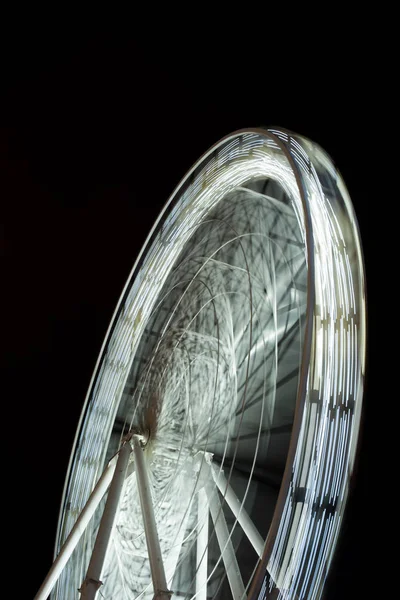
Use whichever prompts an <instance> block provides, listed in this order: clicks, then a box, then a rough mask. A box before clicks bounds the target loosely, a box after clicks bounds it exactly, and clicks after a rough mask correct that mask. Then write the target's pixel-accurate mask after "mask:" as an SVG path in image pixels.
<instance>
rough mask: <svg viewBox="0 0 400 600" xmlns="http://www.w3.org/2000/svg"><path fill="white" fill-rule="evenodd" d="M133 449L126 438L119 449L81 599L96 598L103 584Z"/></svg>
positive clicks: (91, 599) (81, 590) (92, 599)
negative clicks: (108, 550)
mask: <svg viewBox="0 0 400 600" xmlns="http://www.w3.org/2000/svg"><path fill="white" fill-rule="evenodd" d="M131 451H132V447H131V444H130V441H129V440H126V441H125V443H124V444H123V446H122V447H121V449H120V451H119V455H118V460H117V465H116V467H115V473H114V476H113V479H112V481H111V485H110V490H109V492H108V496H107V501H106V505H105V507H104V512H103V516H102V518H101V521H100V527H99V530H98V533H97V537H96V541H95V544H94V548H93V552H92V556H91V558H90V563H89V567H88V570H87V573H86V577H85V580H84V581H83V583H82V586H81V589H80V592H81V600H94V598H95V597H96V594H97V591H98V589H99V588H100V587H101V585H102V582H101V581H100V577H101V572H102V569H103V566H104V561H105V558H106V553H107V548H108V544H109V541H110V538H111V533H112V530H113V527H114V522H115V517H116V515H117V511H118V505H119V501H120V497H121V493H122V489H123V486H124V482H125V476H126V471H127V467H128V463H129V457H130V454H131Z"/></svg>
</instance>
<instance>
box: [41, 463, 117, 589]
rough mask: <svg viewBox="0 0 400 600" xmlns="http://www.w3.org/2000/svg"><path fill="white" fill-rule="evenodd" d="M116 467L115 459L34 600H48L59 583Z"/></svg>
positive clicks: (107, 468) (96, 487) (105, 472)
mask: <svg viewBox="0 0 400 600" xmlns="http://www.w3.org/2000/svg"><path fill="white" fill-rule="evenodd" d="M115 467H116V460H115V458H114V459H113V460H112V461H110V462H109V463H108V465H107V467H106V468H105V470H104V472H103V474H102V476H101V477H100V479H99V480H98V482H97V483H96V485H95V487H94V488H93V491H92V493H91V494H90V496H89V498H88V501H87V502H86V504H85V506H84V507H83V510H82V512H81V514H80V515H79V517H78V519H77V521H76V523H75V524H74V526H73V527H72V529H71V531H70V533H69V535H68V537H67V539H66V540H65V542H64V544H63V546H62V548H61V550H60V552H59V554H58V556H57V558H56V559H55V561H54V562H53V564H52V566H51V568H50V570H49V572H48V574H47V576H46V579H45V580H44V581H43V583H42V585H41V586H40V589H39V591H38V593H37V594H36V596H35V598H34V600H46V598H48V596H49V594H50V593H51V591H52V589H53V587H54V586H55V584H56V583H57V581H58V578H59V577H60V575H61V573H62V570H63V569H64V567H65V565H66V564H67V562H68V559H69V558H70V556H71V554H72V553H73V551H74V550H75V548H76V546H77V544H78V542H79V540H80V539H81V536H82V534H83V532H84V531H85V529H86V527H87V524H88V523H89V521H90V519H91V518H92V516H93V514H94V512H95V510H96V508H97V507H98V505H99V503H100V500H101V499H102V497H103V496H104V494H105V492H106V490H107V488H108V486H109V485H110V481H111V480H112V477H113V475H114V471H115Z"/></svg>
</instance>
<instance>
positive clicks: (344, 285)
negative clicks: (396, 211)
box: [37, 129, 365, 600]
mask: <svg viewBox="0 0 400 600" xmlns="http://www.w3.org/2000/svg"><path fill="white" fill-rule="evenodd" d="M364 363H365V291H364V270H363V262H362V252H361V246H360V240H359V235H358V229H357V224H356V220H355V215H354V211H353V207H352V204H351V201H350V198H349V196H348V193H347V191H346V188H345V185H344V183H343V181H342V179H341V177H340V175H339V174H338V172H337V171H336V169H335V167H334V166H333V164H332V161H331V159H330V158H329V157H328V156H327V155H326V153H325V152H324V151H323V150H322V149H321V148H320V147H319V146H317V145H316V144H314V143H313V142H311V141H309V140H307V139H305V138H303V137H301V136H299V135H297V134H294V133H291V132H288V131H285V130H280V129H279V130H278V129H268V130H264V129H249V130H242V131H238V132H234V133H232V134H231V135H228V136H227V137H226V138H224V139H222V140H221V141H220V142H218V143H217V144H216V145H215V146H213V147H212V148H211V149H210V150H209V151H208V152H207V153H206V154H205V155H204V156H203V157H202V158H201V159H200V160H199V161H198V162H197V163H196V164H195V165H194V166H193V168H192V169H191V170H190V172H189V173H188V174H187V175H186V177H185V178H184V179H183V181H182V182H181V183H180V184H179V185H178V187H177V188H176V190H175V191H174V193H173V194H172V196H171V198H170V199H169V200H168V202H167V204H166V206H165V208H164V209H163V211H162V213H161V214H160V216H159V218H158V220H157V222H156V223H155V225H154V227H153V229H152V231H151V233H150V235H149V237H148V239H147V241H146V243H145V245H144V248H143V249H142V251H141V253H140V255H139V257H138V259H137V261H136V264H135V266H134V268H133V270H132V273H131V275H130V277H129V279H128V282H127V284H126V287H125V290H124V291H123V294H122V296H121V299H120V302H119V304H118V307H117V309H116V311H115V314H114V317H113V319H112V322H111V325H110V328H109V331H108V333H107V336H106V339H105V342H104V344H103V348H102V349H101V352H100V356H99V359H98V362H97V365H96V368H95V372H94V375H93V378H92V381H91V384H90V388H89V392H88V395H87V398H86V401H85V405H84V409H83V412H82V417H81V421H80V424H79V428H78V432H77V436H76V441H75V445H74V449H73V452H72V456H71V461H70V467H69V472H68V475H67V479H66V485H65V490H64V498H63V502H62V508H61V513H60V519H59V529H58V538H57V548H56V557H57V558H56V561H55V565H56V563H57V564H58V567H57V568H56V567H54V565H53V567H54V569H53V571H52V574H51V575H50V576H49V577H48V578H47V580H46V582H45V583H44V586H42V588H41V591H39V593H38V596H37V598H45V597H47V594H48V593H49V591H50V590H51V589H52V590H53V591H52V598H53V600H65V599H74V598H79V597H80V595H81V597H82V598H94V597H97V598H105V599H120V598H121V599H122V600H136V599H143V600H150V599H151V598H154V597H160V598H172V599H177V598H184V599H187V600H189V599H194V598H197V599H198V600H211V599H212V600H214V599H215V600H220V599H221V600H222V599H225V598H226V599H232V598H233V600H242V599H244V598H260V599H261V598H285V599H297V600H301V599H305V598H306V599H307V600H312V599H317V598H320V597H321V594H322V592H323V588H324V582H325V579H326V576H327V573H328V571H329V566H330V563H331V560H332V557H333V555H334V550H335V545H336V542H337V539H338V534H339V530H340V524H341V520H342V517H343V511H344V508H345V505H346V499H347V496H348V490H349V483H350V479H351V475H352V471H353V466H354V457H355V451H356V447H357V439H358V432H359V424H360V415H361V408H362V394H363V380H364ZM105 532H106V533H105ZM107 532H108V533H107ZM71 540H73V541H71ZM67 546H68V548H70V550H69V552H68V553H67V555H65V554H63V552H64V549H65V548H66V547H67ZM61 556H63V557H64V558H60V557H61ZM99 556H100V557H101V558H99ZM46 586H47V587H46ZM78 590H79V591H78ZM40 594H42V595H40ZM43 594H45V595H43Z"/></svg>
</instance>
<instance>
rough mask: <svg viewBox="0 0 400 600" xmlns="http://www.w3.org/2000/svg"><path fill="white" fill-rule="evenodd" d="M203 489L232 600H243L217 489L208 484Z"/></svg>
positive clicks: (242, 590)
mask: <svg viewBox="0 0 400 600" xmlns="http://www.w3.org/2000/svg"><path fill="white" fill-rule="evenodd" d="M205 490H206V494H207V500H208V506H209V508H210V513H211V518H212V520H213V523H214V529H215V533H216V536H217V540H218V544H219V547H220V550H221V555H222V560H223V561H224V566H225V571H226V574H227V577H228V581H229V585H230V588H231V592H232V596H233V600H245V599H246V590H245V587H244V584H243V580H242V576H241V574H240V569H239V565H238V562H237V560H236V554H235V550H234V548H233V544H232V540H231V537H230V535H229V530H228V526H227V524H226V521H225V516H224V513H223V511H222V506H221V503H220V501H219V498H218V491H217V490H216V489H215V488H212V487H211V486H210V484H208V485H206V486H205Z"/></svg>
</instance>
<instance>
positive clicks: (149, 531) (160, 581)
mask: <svg viewBox="0 0 400 600" xmlns="http://www.w3.org/2000/svg"><path fill="white" fill-rule="evenodd" d="M132 444H133V453H134V456H135V473H136V478H137V485H138V490H139V498H140V506H141V509H142V516H143V524H144V532H145V535H146V543H147V552H148V554H149V560H150V569H151V579H152V581H153V588H154V598H155V599H157V600H169V598H170V595H171V593H170V592H169V591H168V589H167V580H166V577H165V571H164V564H163V561H162V554H161V548H160V541H159V539H158V533H157V525H156V520H155V517H154V510H153V498H152V496H151V490H150V482H149V477H148V473H147V468H146V463H145V460H144V457H143V448H142V444H141V436H139V435H133V436H132Z"/></svg>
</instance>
